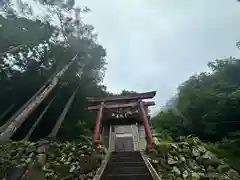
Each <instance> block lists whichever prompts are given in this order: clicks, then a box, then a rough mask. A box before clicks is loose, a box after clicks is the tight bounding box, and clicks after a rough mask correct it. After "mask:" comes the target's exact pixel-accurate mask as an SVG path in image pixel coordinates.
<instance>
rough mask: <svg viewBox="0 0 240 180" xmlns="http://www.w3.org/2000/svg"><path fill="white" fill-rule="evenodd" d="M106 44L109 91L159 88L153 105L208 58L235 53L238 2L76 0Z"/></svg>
mask: <svg viewBox="0 0 240 180" xmlns="http://www.w3.org/2000/svg"><path fill="white" fill-rule="evenodd" d="M77 4H78V5H88V6H89V7H90V8H91V9H92V12H91V13H89V14H88V15H86V16H85V21H86V22H88V23H90V24H93V25H94V27H95V28H96V31H97V32H98V34H99V42H100V43H101V44H102V45H103V46H104V47H105V48H106V49H107V62H108V66H107V68H108V71H107V73H106V77H105V80H104V83H105V84H106V85H107V87H108V90H110V91H114V92H119V91H121V90H122V89H129V90H136V91H140V92H142V91H148V90H157V97H156V102H157V106H156V108H154V109H155V110H156V109H159V107H160V106H162V105H164V104H165V103H166V101H167V100H168V99H170V98H171V97H172V96H173V95H174V92H176V87H177V86H178V85H179V84H180V83H181V82H183V81H184V80H186V79H187V78H188V77H189V76H190V75H192V74H193V73H196V72H201V71H205V70H206V68H207V67H206V64H207V62H208V61H212V60H214V59H216V58H219V57H228V56H235V57H236V56H239V54H240V52H239V51H238V50H237V49H236V47H235V43H236V41H237V40H238V39H240V24H239V18H240V3H238V2H237V1H234V0H233V1H229V0H181V1H180V0H151V1H149V0H131V1H129V0H115V1H113V0H102V1H99V0H81V1H80V0H79V1H77Z"/></svg>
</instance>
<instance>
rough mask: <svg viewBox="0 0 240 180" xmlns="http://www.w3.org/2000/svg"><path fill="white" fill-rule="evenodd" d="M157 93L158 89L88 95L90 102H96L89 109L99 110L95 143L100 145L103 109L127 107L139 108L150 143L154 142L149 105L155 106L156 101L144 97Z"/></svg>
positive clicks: (94, 134)
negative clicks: (145, 100) (126, 93)
mask: <svg viewBox="0 0 240 180" xmlns="http://www.w3.org/2000/svg"><path fill="white" fill-rule="evenodd" d="M155 95H156V91H151V92H145V93H134V94H129V95H125V96H109V97H103V98H101V97H87V100H88V102H90V103H93V104H95V105H94V106H89V107H88V110H98V115H97V120H96V125H95V129H94V132H93V144H94V145H96V146H97V145H99V143H100V125H101V121H102V116H103V110H104V108H105V109H112V110H116V109H124V108H125V109H126V108H137V109H138V110H139V111H138V113H140V116H141V118H142V120H143V125H144V130H145V134H146V137H147V143H148V145H152V144H153V143H154V140H153V136H152V133H151V129H150V126H149V123H148V114H147V113H148V112H147V110H148V106H153V105H155V103H154V102H153V101H151V102H144V101H143V99H151V98H153V97H154V96H155Z"/></svg>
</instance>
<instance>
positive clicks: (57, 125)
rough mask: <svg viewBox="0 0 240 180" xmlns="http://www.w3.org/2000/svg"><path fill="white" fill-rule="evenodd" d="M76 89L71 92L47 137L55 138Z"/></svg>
mask: <svg viewBox="0 0 240 180" xmlns="http://www.w3.org/2000/svg"><path fill="white" fill-rule="evenodd" d="M77 91H78V87H77V88H76V90H75V91H74V92H73V94H72V96H71V97H70V98H69V100H68V102H67V104H66V106H65V107H64V109H63V111H62V113H61V115H60V116H59V118H58V120H57V122H56V124H55V126H54V127H53V129H52V132H51V133H50V134H49V135H48V137H49V138H51V139H55V138H56V136H57V133H58V131H59V129H60V127H61V125H62V123H63V120H64V119H65V117H66V115H67V113H68V110H69V108H70V107H71V105H72V103H73V101H74V99H75V96H76V94H77Z"/></svg>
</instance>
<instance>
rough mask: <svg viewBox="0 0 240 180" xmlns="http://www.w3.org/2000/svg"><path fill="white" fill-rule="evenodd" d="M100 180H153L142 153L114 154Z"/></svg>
mask: <svg viewBox="0 0 240 180" xmlns="http://www.w3.org/2000/svg"><path fill="white" fill-rule="evenodd" d="M100 180H153V179H152V176H151V174H150V172H149V171H148V169H147V167H146V165H145V163H144V161H143V159H142V157H141V155H140V152H115V153H112V156H111V158H110V159H109V161H108V164H107V166H106V168H105V169H104V172H103V174H102V176H101V179H100Z"/></svg>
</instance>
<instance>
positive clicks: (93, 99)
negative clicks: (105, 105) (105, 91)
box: [87, 91, 156, 103]
mask: <svg viewBox="0 0 240 180" xmlns="http://www.w3.org/2000/svg"><path fill="white" fill-rule="evenodd" d="M155 95H156V91H151V92H145V93H135V94H129V95H125V96H109V97H103V98H100V97H87V100H88V102H99V103H100V102H110V101H124V100H138V99H139V100H142V99H151V98H153V97H154V96H155Z"/></svg>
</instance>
